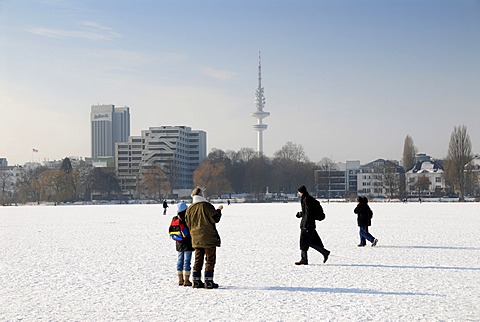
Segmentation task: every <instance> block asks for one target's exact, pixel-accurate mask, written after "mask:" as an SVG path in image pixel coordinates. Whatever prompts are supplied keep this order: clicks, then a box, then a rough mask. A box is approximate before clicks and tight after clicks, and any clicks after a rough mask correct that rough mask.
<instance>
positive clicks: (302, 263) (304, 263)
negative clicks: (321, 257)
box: [295, 259, 308, 265]
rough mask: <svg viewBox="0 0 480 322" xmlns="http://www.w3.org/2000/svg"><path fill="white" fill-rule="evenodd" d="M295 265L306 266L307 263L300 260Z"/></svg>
mask: <svg viewBox="0 0 480 322" xmlns="http://www.w3.org/2000/svg"><path fill="white" fill-rule="evenodd" d="M295 265H308V261H307V260H305V259H301V260H299V261H298V262H295Z"/></svg>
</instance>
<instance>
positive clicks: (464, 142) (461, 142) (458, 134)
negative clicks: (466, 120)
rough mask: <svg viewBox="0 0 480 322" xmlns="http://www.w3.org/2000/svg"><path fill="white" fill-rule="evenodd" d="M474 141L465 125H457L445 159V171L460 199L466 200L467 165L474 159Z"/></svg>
mask: <svg viewBox="0 0 480 322" xmlns="http://www.w3.org/2000/svg"><path fill="white" fill-rule="evenodd" d="M472 159H473V155H472V142H471V141H470V136H469V135H468V133H467V127H466V126H465V125H460V126H458V127H457V126H455V127H454V128H453V132H452V134H451V136H450V144H449V145H448V154H447V157H446V160H445V163H446V165H445V173H446V176H447V178H448V179H449V181H450V182H452V183H453V185H454V188H455V190H456V191H458V193H459V200H460V201H464V200H465V188H466V176H467V175H466V171H465V167H466V166H467V164H468V163H469V162H470V161H472Z"/></svg>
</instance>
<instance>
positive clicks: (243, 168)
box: [0, 126, 477, 204]
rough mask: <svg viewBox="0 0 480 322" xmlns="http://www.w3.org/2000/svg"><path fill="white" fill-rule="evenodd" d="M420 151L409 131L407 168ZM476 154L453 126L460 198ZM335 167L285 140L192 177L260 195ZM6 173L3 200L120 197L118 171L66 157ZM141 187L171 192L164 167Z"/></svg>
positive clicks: (454, 179) (211, 162)
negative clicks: (51, 165)
mask: <svg viewBox="0 0 480 322" xmlns="http://www.w3.org/2000/svg"><path fill="white" fill-rule="evenodd" d="M417 153H418V149H417V148H416V147H415V145H414V144H413V139H412V138H411V137H410V136H409V135H407V137H406V139H405V145H404V152H403V160H402V161H403V165H404V169H405V170H407V171H408V169H410V168H412V167H413V166H414V165H415V156H416V154H417ZM473 158H474V156H473V154H472V144H471V141H470V137H469V135H468V133H467V128H466V127H465V126H458V127H455V128H454V130H453V132H452V134H451V138H450V144H449V149H448V155H447V156H446V158H445V160H444V161H445V162H444V164H445V169H444V170H445V178H446V180H447V181H448V183H449V185H451V187H453V190H454V191H455V192H457V193H458V194H459V196H460V199H461V200H463V199H464V197H465V193H466V189H467V187H468V183H469V182H471V181H472V179H471V178H472V176H471V175H470V176H469V171H468V170H469V169H471V161H472V159H473ZM333 166H334V163H333V161H332V160H330V159H328V158H324V159H323V160H322V161H321V162H319V163H317V164H315V163H314V162H310V161H309V159H308V157H307V155H306V153H305V151H304V149H303V147H302V145H299V144H295V143H292V142H287V143H286V144H285V145H284V146H283V147H282V148H281V149H280V150H279V151H277V152H275V153H274V156H273V157H272V158H269V157H266V156H264V155H259V154H258V153H257V152H256V151H254V150H253V149H251V148H241V149H240V150H239V151H231V150H228V151H223V150H219V149H213V150H212V151H211V152H210V153H209V155H208V156H207V158H206V159H205V160H204V161H203V162H202V163H201V164H200V166H199V167H198V168H197V169H196V170H195V172H194V174H193V181H194V184H195V185H200V186H203V187H207V188H208V189H207V192H206V193H207V195H208V196H214V195H218V196H219V195H222V194H228V193H234V192H235V193H248V194H251V195H253V196H254V197H255V198H259V197H261V195H262V194H264V193H266V192H275V193H285V194H290V193H295V192H296V190H297V188H298V187H299V186H300V185H306V186H307V187H311V188H312V189H313V188H314V187H315V185H316V182H315V178H314V175H313V174H314V172H315V170H321V169H322V168H324V167H329V168H332V167H333ZM6 174H7V172H5V171H1V172H0V198H1V199H0V202H1V203H2V204H9V203H24V202H40V201H49V202H55V203H58V202H71V201H77V200H92V198H93V199H95V198H96V199H104V200H105V199H107V200H108V199H119V198H121V196H122V194H121V189H120V185H119V182H118V180H117V178H116V176H115V171H114V169H111V168H92V167H91V166H88V165H87V164H86V163H85V162H83V161H82V162H80V163H79V164H78V165H77V166H76V167H75V168H73V167H72V164H71V162H70V160H69V159H68V158H65V159H64V160H63V162H62V165H61V167H60V168H59V169H48V168H46V167H43V166H41V167H37V168H34V169H31V170H28V171H24V172H23V173H22V175H21V176H20V177H19V178H17V179H16V180H15V184H14V185H13V186H12V184H9V182H11V181H9V179H10V178H8V176H7V175H6ZM470 174H471V172H470ZM386 177H387V176H386ZM475 180H477V179H476V178H475ZM419 184H422V183H421V182H420V183H419ZM425 184H426V183H425ZM392 185H393V184H392ZM137 189H138V190H139V194H138V196H140V197H141V198H152V199H157V200H161V199H162V198H164V197H165V196H167V195H168V194H170V193H171V191H172V185H171V183H170V182H169V180H168V176H167V175H165V173H164V172H163V171H162V169H161V168H158V167H155V168H152V169H150V170H149V171H147V172H145V173H144V174H143V178H142V179H141V181H140V182H139V183H138V188H137ZM312 192H313V191H312Z"/></svg>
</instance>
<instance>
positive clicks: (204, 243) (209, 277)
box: [185, 187, 223, 289]
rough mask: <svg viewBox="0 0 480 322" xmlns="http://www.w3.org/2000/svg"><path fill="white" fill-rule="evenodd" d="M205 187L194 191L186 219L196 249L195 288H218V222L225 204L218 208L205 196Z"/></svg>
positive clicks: (194, 265) (193, 274) (193, 273)
mask: <svg viewBox="0 0 480 322" xmlns="http://www.w3.org/2000/svg"><path fill="white" fill-rule="evenodd" d="M203 191H204V189H203V188H201V187H196V188H195V189H193V191H192V204H191V205H190V206H189V207H188V208H187V212H186V215H185V221H186V223H187V226H188V228H189V230H190V235H191V236H192V246H193V248H194V249H195V262H194V264H193V272H192V276H193V288H208V289H213V288H218V284H216V283H214V282H213V274H214V270H215V263H216V253H217V247H220V235H219V234H218V231H217V227H216V223H218V222H219V221H220V219H221V218H222V209H223V206H219V207H218V208H217V209H215V207H214V206H213V205H212V204H211V203H209V202H208V201H207V199H205V197H204V196H203ZM204 262H205V283H203V282H202V279H201V276H202V269H203V264H204Z"/></svg>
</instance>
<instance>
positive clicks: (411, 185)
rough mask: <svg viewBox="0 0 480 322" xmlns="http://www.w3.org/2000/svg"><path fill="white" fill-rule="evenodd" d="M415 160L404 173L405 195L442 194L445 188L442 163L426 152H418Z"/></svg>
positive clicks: (425, 195)
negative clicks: (413, 164)
mask: <svg viewBox="0 0 480 322" xmlns="http://www.w3.org/2000/svg"><path fill="white" fill-rule="evenodd" d="M416 161H417V163H416V164H415V166H414V167H413V168H412V169H410V170H408V171H407V172H406V173H405V177H406V182H407V185H406V192H407V195H409V196H416V197H417V196H418V197H420V196H423V197H432V196H437V197H440V196H443V195H444V194H445V188H446V184H445V176H444V171H443V164H442V163H441V162H440V161H438V160H434V159H432V158H431V157H430V156H428V155H426V154H418V155H417V157H416Z"/></svg>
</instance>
